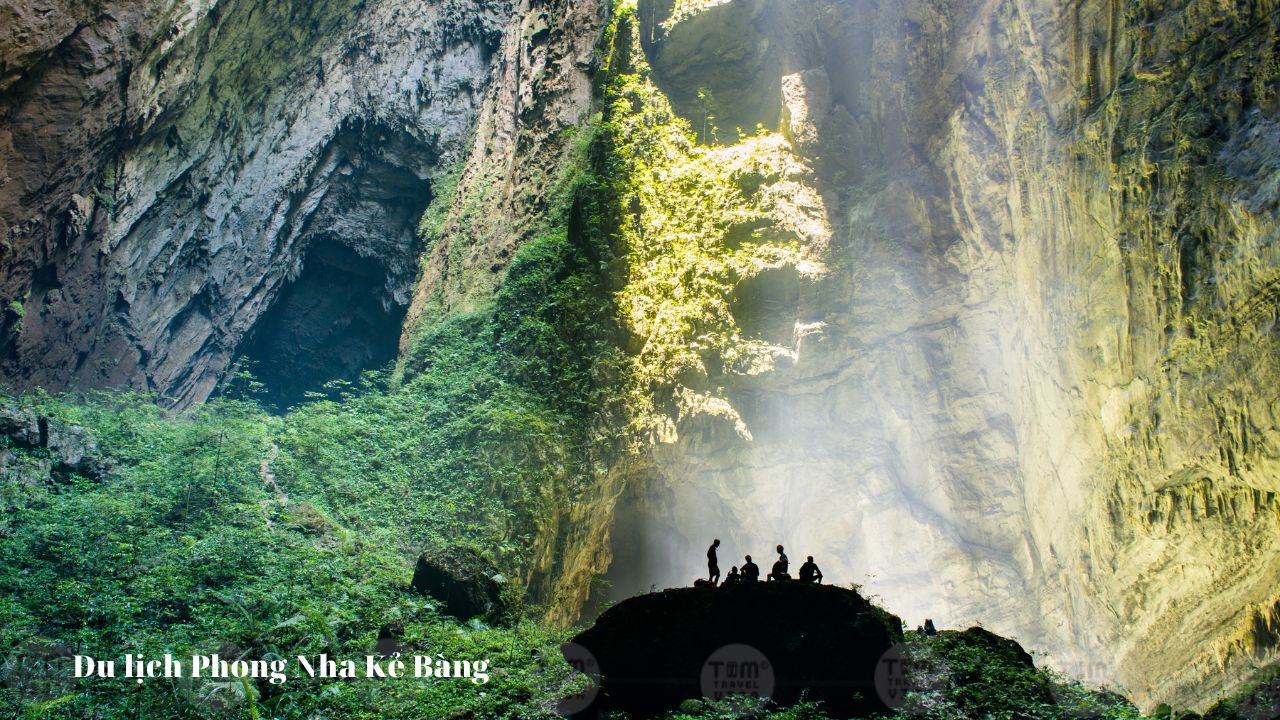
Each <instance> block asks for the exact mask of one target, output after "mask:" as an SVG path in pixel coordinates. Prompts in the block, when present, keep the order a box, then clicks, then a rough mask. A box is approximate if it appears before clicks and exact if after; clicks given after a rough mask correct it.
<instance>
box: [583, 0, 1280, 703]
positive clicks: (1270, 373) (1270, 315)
mask: <svg viewBox="0 0 1280 720" xmlns="http://www.w3.org/2000/svg"><path fill="white" fill-rule="evenodd" d="M671 6H672V4H671V3H669V2H668V3H661V2H655V3H644V2H642V3H641V6H640V10H639V16H640V20H641V22H642V24H643V26H644V27H643V30H642V32H641V38H642V40H643V41H644V43H645V46H646V51H647V55H648V56H649V57H650V59H651V62H652V64H653V67H654V70H655V73H656V76H657V79H658V82H659V84H660V85H661V86H662V87H663V89H664V90H665V91H666V92H667V94H668V96H669V97H670V98H671V99H672V101H673V103H674V104H675V106H676V107H677V109H678V110H679V111H680V112H682V113H683V114H685V115H686V117H688V118H689V119H690V121H691V123H692V125H693V126H694V129H695V131H697V130H698V129H699V124H700V123H703V122H706V121H707V120H708V118H725V119H727V121H726V120H718V122H720V123H721V126H722V127H723V126H724V125H728V124H729V123H730V122H732V123H733V124H739V123H748V122H751V120H752V119H756V118H754V116H752V115H751V114H750V113H749V112H748V109H749V106H748V104H746V103H745V102H743V101H742V100H741V98H742V97H743V96H744V95H747V94H754V95H755V96H756V97H758V98H759V99H760V102H761V103H764V104H766V105H770V106H772V107H773V108H774V112H775V113H776V120H774V121H772V122H769V121H768V118H766V119H765V121H762V124H764V125H765V127H766V129H769V128H776V129H778V130H780V131H781V132H782V133H783V134H784V135H785V136H786V137H787V138H788V139H789V141H790V143H791V146H792V148H793V149H794V151H795V153H796V154H797V155H798V157H799V158H800V160H801V161H803V162H804V163H806V164H808V165H809V166H810V167H811V168H812V171H813V172H812V174H811V175H810V176H809V177H808V178H807V179H806V180H804V182H805V183H806V184H807V185H808V186H809V187H811V188H814V189H815V190H817V191H818V192H819V193H820V197H821V200H822V202H821V204H820V206H819V204H818V203H813V204H812V206H813V207H814V208H820V209H819V212H821V213H822V215H823V217H824V219H825V221H826V222H828V223H829V225H830V227H831V230H832V232H831V236H830V239H829V247H827V248H817V247H815V248H810V250H811V251H815V252H819V253H820V254H821V259H822V260H823V261H824V265H825V266H826V268H827V272H826V273H825V274H823V275H822V276H820V277H803V276H802V277H801V278H800V283H799V288H798V290H797V291H796V292H795V293H794V295H791V296H790V297H789V298H788V299H787V301H786V302H772V303H771V302H753V301H752V299H753V298H751V297H744V298H743V301H742V302H739V303H735V305H734V309H735V311H736V312H737V313H738V315H736V316H735V317H734V325H735V327H736V328H737V329H738V330H742V331H743V333H742V343H743V345H744V346H745V345H746V344H748V343H751V342H756V341H760V340H764V341H766V342H767V343H768V344H770V345H773V346H777V347H779V348H781V349H782V350H785V351H786V352H779V353H776V355H777V357H779V358H784V359H786V360H787V361H786V362H779V363H776V364H775V365H774V366H773V367H772V368H771V369H770V370H769V371H768V372H764V373H761V372H758V371H754V370H753V371H752V372H740V371H738V370H736V369H735V366H734V364H733V363H732V362H730V358H729V357H728V356H727V355H726V354H721V355H720V356H718V357H717V356H711V357H710V358H709V359H708V358H704V359H703V360H702V362H703V365H704V366H705V367H706V368H708V375H707V377H706V378H699V379H698V380H697V384H696V385H695V384H689V385H688V386H687V387H688V390H689V392H697V393H710V394H711V400H709V401H708V402H706V403H704V407H706V408H708V411H707V412H683V413H682V414H681V415H680V416H678V417H677V418H675V421H676V433H675V436H676V437H675V439H673V441H671V442H667V443H660V444H659V445H657V446H656V447H655V448H654V450H653V451H652V453H649V454H648V455H647V457H646V458H645V460H643V461H637V462H633V463H632V464H631V465H630V467H629V468H628V469H627V470H626V472H627V473H628V474H629V479H627V480H625V481H622V482H620V483H619V484H618V485H615V486H614V491H613V492H612V493H610V494H608V495H607V496H606V497H607V501H608V502H610V503H616V505H615V506H614V507H615V509H614V511H613V516H614V518H615V521H614V523H613V524H612V525H610V526H609V532H611V536H610V537H609V538H608V540H607V541H606V544H607V546H608V547H609V548H610V550H609V552H610V553H611V556H610V557H611V559H610V560H609V561H607V562H608V563H609V564H610V565H611V571H610V575H609V578H610V580H611V581H612V582H613V587H614V588H615V592H616V593H617V596H626V595H629V594H632V593H634V592H637V591H640V590H643V589H645V588H647V587H649V585H650V584H652V583H654V582H655V581H657V582H658V583H659V584H678V583H683V581H684V579H685V578H686V577H687V576H688V574H689V572H690V568H691V567H693V566H694V565H695V564H696V563H695V560H696V558H699V557H701V552H702V548H704V547H705V545H706V542H707V537H709V536H703V535H702V533H714V534H715V535H719V536H720V537H722V538H725V541H726V552H727V553H732V554H733V555H738V554H740V553H745V552H757V553H759V552H761V551H763V550H764V549H765V548H767V547H770V546H771V545H772V544H773V543H775V542H778V541H783V542H785V543H786V544H787V546H788V547H789V548H792V549H793V550H796V551H799V552H805V553H810V552H812V553H813V554H815V555H817V556H818V560H819V562H820V563H821V564H822V566H823V568H824V570H825V571H826V572H827V573H828V575H829V576H831V577H837V578H838V577H843V578H848V579H852V580H858V581H860V582H865V583H866V585H867V586H868V587H869V588H871V589H873V590H874V591H875V592H877V593H879V594H880V595H881V596H882V597H883V598H884V599H885V602H886V604H887V606H888V607H890V608H893V609H894V611H895V612H897V613H900V614H902V615H903V616H905V617H908V618H923V617H926V616H929V617H934V618H937V619H939V620H940V621H942V622H945V623H946V624H948V625H957V624H970V623H975V622H981V623H983V624H984V625H986V626H988V627H991V628H993V629H995V630H997V631H998V632H1000V633H1002V634H1004V635H1009V636H1012V637H1016V638H1018V639H1019V640H1021V641H1022V642H1024V643H1025V644H1027V645H1028V646H1029V647H1031V648H1033V649H1035V650H1037V651H1040V652H1045V653H1047V655H1048V657H1049V658H1050V662H1052V663H1054V664H1056V665H1057V666H1058V667H1060V668H1062V669H1064V670H1066V671H1068V672H1069V673H1070V674H1072V675H1074V676H1078V677H1085V678H1088V679H1091V680H1094V681H1098V682H1108V683H1112V684H1116V685H1119V686H1121V687H1123V688H1124V689H1125V691H1126V692H1127V693H1130V694H1131V695H1132V696H1133V697H1135V698H1136V699H1137V700H1138V701H1139V702H1141V703H1143V704H1147V705H1151V704H1154V703H1156V702H1159V701H1168V702H1172V703H1174V704H1176V705H1181V706H1186V705H1203V704H1205V703H1206V702H1208V701H1210V700H1211V699H1212V698H1213V697H1214V695H1215V694H1216V693H1217V692H1219V691H1224V690H1225V691H1229V690H1230V688H1232V687H1234V686H1235V685H1236V684H1237V683H1238V682H1239V681H1240V680H1241V679H1242V678H1246V677H1248V676H1249V675H1250V673H1251V672H1253V668H1255V667H1257V666H1258V665H1259V664H1265V663H1267V662H1270V661H1271V660H1272V659H1274V658H1275V648H1276V644H1277V633H1276V630H1275V628H1276V627H1277V625H1276V621H1275V617H1276V615H1275V607H1276V605H1275V603H1276V600H1277V599H1278V598H1277V596H1276V590H1275V588H1276V587H1277V580H1278V579H1280V577H1278V575H1280V504H1277V501H1276V494H1275V493H1276V490H1277V488H1276V487H1275V481H1276V478H1277V477H1280V464H1278V463H1280V449H1278V448H1280V424H1277V415H1276V407H1277V402H1278V396H1277V394H1276V390H1275V388H1276V387H1278V386H1280V384H1277V383H1276V382H1275V380H1276V378H1277V377H1280V366H1278V365H1277V358H1278V357H1280V354H1278V353H1277V350H1278V349H1280V348H1278V347H1277V342H1278V338H1277V335H1276V333H1275V327H1276V325H1275V322H1276V303H1275V296H1274V292H1272V286H1273V285H1274V282H1273V281H1274V279H1275V277H1276V275H1277V273H1278V272H1280V265H1277V263H1278V262H1280V256H1277V254H1276V252H1275V248H1276V247H1277V245H1276V239H1277V237H1278V233H1280V228H1278V225H1277V219H1278V218H1277V211H1276V207H1277V205H1276V203H1277V195H1276V188H1277V177H1280V176H1278V175H1277V170H1278V169H1280V166H1277V164H1276V159H1275V152H1274V138H1275V125H1276V122H1277V120H1276V118H1277V112H1278V111H1280V107H1278V106H1277V95H1276V93H1275V82H1276V78H1277V75H1276V73H1277V72H1278V71H1280V66H1278V65H1277V62H1276V58H1277V52H1278V51H1277V45H1276V39H1275V38H1276V36H1277V26H1276V18H1277V17H1278V15H1277V12H1276V7H1275V4H1274V3H1271V2H1251V3H1242V4H1239V5H1237V6H1233V7H1232V8H1229V9H1228V8H1224V7H1222V6H1220V5H1219V4H1217V3H1211V2H1198V1H1195V0H1187V1H1183V2H1143V3H1138V4H1133V3H1129V4H1125V3H1119V2H1101V1H1100V2H1084V3H1076V4H1073V5H1067V6H1064V5H1063V4H1061V3H1054V2H1030V3H1027V2H1017V3H1014V2H976V1H975V2H959V1H957V2H925V1H918V2H907V3H889V4H886V3H871V2H843V3H836V2H821V1H815V2H793V3H781V2H753V1H750V0H734V1H731V2H723V3H684V6H694V9H693V11H692V12H686V13H685V14H684V17H683V19H680V20H679V21H678V22H674V23H673V22H670V21H669V18H666V13H667V11H668V9H669V8H671ZM728 29H732V32H728V31H727V30H728ZM718 46H719V47H722V48H723V50H724V52H723V53H717V52H716V50H717V47H718ZM715 58H720V59H721V60H722V62H720V63H719V64H717V62H715V60H714V59H715ZM720 98H724V101H723V103H721V104H720V105H719V106H718V107H717V106H716V105H713V104H712V102H713V101H715V102H716V103H719V102H720V101H719V99H720ZM699 134H700V135H702V137H701V138H700V139H701V140H702V141H703V142H706V143H716V142H719V143H721V144H733V143H737V142H739V136H738V134H737V133H736V132H734V133H726V132H724V131H720V132H718V133H714V134H710V137H708V136H707V135H706V134H702V133H699ZM1268 147H1269V148H1270V149H1266V148H1268ZM652 210H653V209H652V208H646V207H638V208H634V211H635V212H637V213H639V214H640V216H641V217H644V213H645V212H649V211H652ZM781 220H785V218H782V219H781ZM654 222H656V220H655V221H654ZM723 242H724V243H725V244H726V245H727V246H729V247H732V243H733V242H734V239H733V238H732V237H730V236H728V235H726V236H725V238H724V239H723ZM741 293H742V295H744V296H747V295H759V294H761V293H760V292H759V289H758V288H757V289H755V290H753V289H751V286H749V285H744V286H743V287H742V290H741ZM766 294H767V293H766ZM623 310H624V312H626V311H627V308H624V309H623ZM761 315H763V317H760V316H761ZM780 327H787V328H791V331H790V332H789V333H786V334H779V333H778V332H777V328H780ZM701 332H703V333H706V334H711V333H713V332H715V330H714V329H712V330H707V329H703V330H702V331H701ZM641 337H642V338H643V337H644V336H643V334H641ZM677 392H680V391H679V390H677ZM592 552H597V551H596V550H593V551H592ZM597 557H598V556H597Z"/></svg>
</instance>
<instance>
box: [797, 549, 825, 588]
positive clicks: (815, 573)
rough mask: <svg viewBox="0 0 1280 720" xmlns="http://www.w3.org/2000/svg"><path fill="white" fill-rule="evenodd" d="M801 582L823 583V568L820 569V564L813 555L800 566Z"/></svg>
mask: <svg viewBox="0 0 1280 720" xmlns="http://www.w3.org/2000/svg"><path fill="white" fill-rule="evenodd" d="M800 582H806V583H811V582H816V583H818V584H819V585H821V584H822V570H819V569H818V564H817V563H815V562H814V561H813V556H812V555H810V556H809V557H808V559H806V560H805V562H804V564H803V565H801V566H800Z"/></svg>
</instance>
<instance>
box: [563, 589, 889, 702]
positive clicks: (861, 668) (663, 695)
mask: <svg viewBox="0 0 1280 720" xmlns="http://www.w3.org/2000/svg"><path fill="white" fill-rule="evenodd" d="M901 642H902V624H901V621H900V620H899V619H898V618H897V617H895V616H893V615H890V614H889V613H886V612H884V611H883V610H880V609H879V608H876V607H875V606H873V605H872V604H871V603H869V602H867V600H866V599H864V598H863V597H861V596H860V595H858V594H857V593H856V592H853V591H852V590H848V589H844V588H838V587H832V586H830V585H824V586H816V585H801V584H800V583H768V584H765V583H756V584H755V585H754V586H738V587H732V588H730V587H725V588H717V589H712V588H696V589H695V588H686V589H681V590H667V591H665V592H662V593H655V594H651V595H642V596H639V597H635V598H632V599H630V600H626V601H624V602H622V603H619V604H618V605H616V606H615V607H613V608H610V609H609V610H608V611H607V612H605V613H604V614H603V615H601V616H600V618H599V619H598V620H597V621H596V622H595V624H594V625H593V626H592V627H590V628H588V629H587V630H585V631H584V632H582V633H579V634H578V635H577V636H575V637H574V638H573V643H574V644H575V645H576V647H574V646H569V647H567V648H566V651H565V654H566V657H570V656H571V655H573V654H574V653H575V652H579V653H580V652H582V651H581V650H579V648H585V649H586V651H587V652H589V653H590V655H588V656H586V657H590V658H594V659H595V660H596V662H597V663H598V667H597V668H595V671H594V672H593V673H592V674H594V675H595V676H596V679H597V681H598V682H599V685H600V694H599V697H598V698H597V699H596V700H595V702H594V703H593V705H592V707H591V708H590V710H591V712H592V713H597V712H598V713H600V714H601V716H607V714H608V713H609V712H610V711H625V712H626V713H627V715H628V716H629V717H634V718H646V717H658V716H660V715H661V714H662V713H663V712H664V711H670V710H675V709H676V708H678V707H679V705H680V702H681V701H682V700H685V699H692V698H700V697H703V695H704V693H705V691H706V690H707V688H706V687H705V686H704V685H703V683H702V680H703V677H704V673H706V672H708V671H711V672H714V671H715V670H716V669H717V668H709V667H708V663H709V662H716V660H714V659H712V658H715V657H716V654H717V652H720V653H722V655H723V659H722V660H720V661H721V662H723V663H724V664H725V666H724V667H723V668H722V669H723V672H722V673H721V675H722V676H723V678H724V680H725V685H726V686H731V685H732V684H731V683H729V682H728V678H729V674H730V673H731V672H732V673H734V676H735V677H738V676H739V674H741V675H742V676H747V675H749V676H751V677H752V679H757V680H760V681H761V683H760V685H759V686H758V687H753V688H752V689H751V691H750V692H754V693H757V694H759V693H763V694H764V695H766V696H769V697H772V698H773V699H774V700H776V701H777V702H779V703H780V704H782V705H784V706H785V705H789V704H794V703H795V702H796V701H797V700H799V699H800V696H801V693H802V691H804V690H806V689H807V690H808V692H807V693H806V694H805V697H806V698H807V699H808V700H811V701H822V702H824V703H825V704H826V707H827V710H828V711H829V712H830V713H832V715H833V716H834V717H866V716H868V715H871V714H873V713H876V712H884V711H886V710H887V709H888V708H887V707H886V706H885V705H884V703H883V702H882V701H881V700H880V696H879V694H878V693H877V691H876V684H875V677H876V669H877V667H878V666H879V664H880V659H881V657H882V656H883V655H884V654H885V653H886V652H887V651H889V649H890V648H891V647H892V646H893V645H894V644H896V643H901ZM744 646H745V647H744ZM726 648H727V651H726ZM573 659H574V658H572V657H570V660H571V661H572V660H573ZM739 663H742V664H743V665H750V669H748V668H746V667H739V666H738V664H739ZM728 666H732V667H728ZM712 681H713V682H714V681H715V678H712ZM738 691H739V692H744V691H745V690H744V689H742V688H739V689H738ZM714 694H715V691H713V693H712V696H714ZM726 694H729V693H726ZM748 694H750V693H748ZM590 716H591V717H595V715H594V714H592V715H590Z"/></svg>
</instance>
